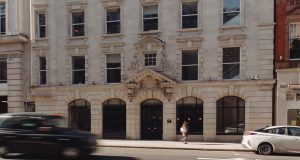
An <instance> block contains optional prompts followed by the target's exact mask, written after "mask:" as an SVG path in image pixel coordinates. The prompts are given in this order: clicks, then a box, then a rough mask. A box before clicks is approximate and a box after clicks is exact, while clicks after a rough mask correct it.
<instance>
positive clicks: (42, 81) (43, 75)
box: [40, 71, 47, 84]
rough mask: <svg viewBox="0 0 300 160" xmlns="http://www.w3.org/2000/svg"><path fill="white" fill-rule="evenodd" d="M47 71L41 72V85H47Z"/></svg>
mask: <svg viewBox="0 0 300 160" xmlns="http://www.w3.org/2000/svg"><path fill="white" fill-rule="evenodd" d="M46 83H47V80H46V71H40V84H46Z"/></svg>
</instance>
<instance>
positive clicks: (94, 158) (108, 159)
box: [6, 155, 138, 160]
mask: <svg viewBox="0 0 300 160" xmlns="http://www.w3.org/2000/svg"><path fill="white" fill-rule="evenodd" d="M6 159H8V160H9V159H14V160H15V159H20V160H64V159H63V158H59V157H49V156H48V157H46V156H28V155H21V156H9V157H7V158H6ZM78 160H138V159H137V158H134V157H124V156H101V155H91V156H89V157H84V158H80V159H78Z"/></svg>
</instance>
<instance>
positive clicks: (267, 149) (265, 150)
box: [257, 143, 273, 155]
mask: <svg viewBox="0 0 300 160" xmlns="http://www.w3.org/2000/svg"><path fill="white" fill-rule="evenodd" d="M257 152H258V154H261V155H269V154H271V153H272V152H273V147H272V145H271V144H269V143H262V144H260V145H259V146H258V148H257Z"/></svg>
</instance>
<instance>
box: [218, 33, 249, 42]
mask: <svg viewBox="0 0 300 160" xmlns="http://www.w3.org/2000/svg"><path fill="white" fill-rule="evenodd" d="M230 39H234V40H245V39H246V35H245V34H239V35H221V36H218V40H220V41H228V40H230Z"/></svg>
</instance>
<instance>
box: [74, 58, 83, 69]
mask: <svg viewBox="0 0 300 160" xmlns="http://www.w3.org/2000/svg"><path fill="white" fill-rule="evenodd" d="M72 68H73V70H74V69H85V58H84V56H75V57H73V67H72Z"/></svg>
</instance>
